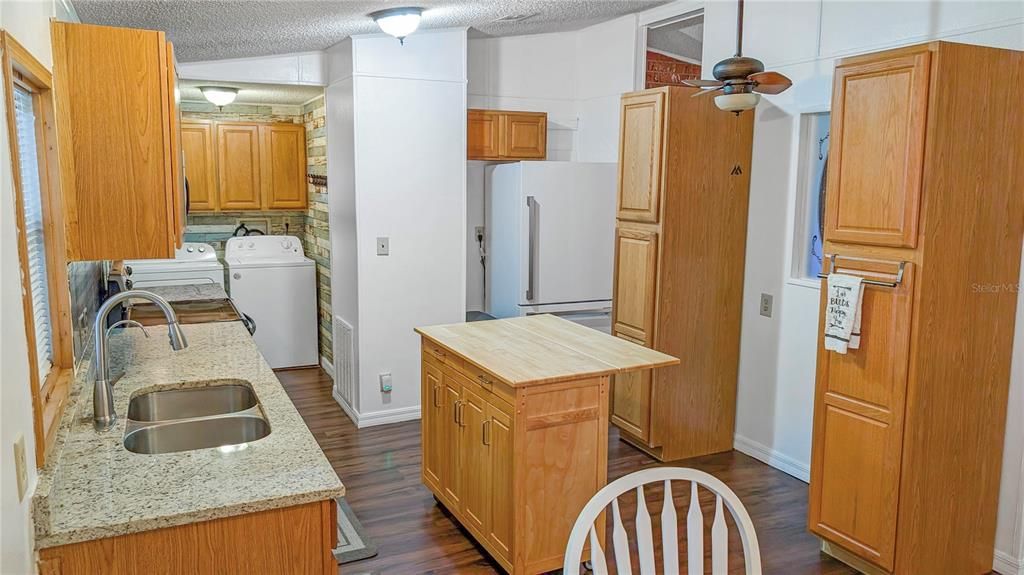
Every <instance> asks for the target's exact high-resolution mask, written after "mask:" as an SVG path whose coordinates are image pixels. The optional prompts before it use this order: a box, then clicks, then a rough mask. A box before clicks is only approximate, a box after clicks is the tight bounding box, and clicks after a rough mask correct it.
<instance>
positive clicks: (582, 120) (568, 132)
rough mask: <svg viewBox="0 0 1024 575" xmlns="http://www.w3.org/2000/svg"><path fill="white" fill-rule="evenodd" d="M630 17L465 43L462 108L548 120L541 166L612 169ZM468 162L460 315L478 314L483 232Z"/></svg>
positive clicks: (477, 183)
mask: <svg viewBox="0 0 1024 575" xmlns="http://www.w3.org/2000/svg"><path fill="white" fill-rule="evenodd" d="M636 22H637V19H636V16H633V15H630V16H623V17H621V18H617V19H615V20H610V21H608V22H602V23H600V24H595V25H594V26H590V27H588V28H584V29H582V30H578V31H572V32H560V33H552V34H534V35H529V36H509V37H501V38H474V39H472V40H470V41H469V57H468V60H469V88H468V91H469V107H470V108H491V109H499V110H524V111H530V112H547V114H548V142H547V144H548V148H547V152H548V156H547V159H548V160H555V161H580V162H618V159H619V158H618V141H619V97H620V96H621V94H622V93H623V92H628V91H630V90H632V89H633V65H634V64H633V62H634V60H635V58H636V54H635V51H634V46H635V45H636V38H635V36H636ZM487 163H488V162H469V166H468V185H467V192H466V193H467V206H468V211H467V221H466V226H467V229H466V237H467V238H468V240H469V242H470V244H469V250H468V253H467V255H466V265H467V268H466V269H467V274H466V281H467V285H466V297H467V308H468V309H471V310H480V309H483V303H484V301H483V300H484V290H483V275H484V274H483V268H482V267H481V266H480V258H479V256H478V254H477V248H476V241H475V238H474V236H473V230H474V228H475V227H476V226H482V225H484V207H485V206H484V198H483V196H484V187H483V185H484V180H483V168H484V166H485V165H486V164H487Z"/></svg>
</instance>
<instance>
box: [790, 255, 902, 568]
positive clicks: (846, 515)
mask: <svg viewBox="0 0 1024 575" xmlns="http://www.w3.org/2000/svg"><path fill="white" fill-rule="evenodd" d="M841 262H842V263H841V265H840V269H841V271H842V273H849V274H857V275H866V276H870V275H874V274H879V273H883V270H885V269H889V270H892V269H894V268H895V265H894V264H893V263H891V262H870V261H863V260H861V261H857V260H848V259H844V260H841ZM913 287H914V286H913V269H912V268H911V267H909V264H908V268H907V269H906V271H905V272H904V276H903V282H902V283H901V284H900V285H899V286H897V287H895V288H889V287H877V286H865V287H864V288H863V289H864V290H865V291H864V296H863V304H862V308H861V344H860V348H859V349H851V350H849V351H848V352H847V353H846V354H837V353H834V352H830V351H825V350H824V338H823V337H822V336H820V335H819V350H818V373H817V386H816V393H815V412H814V442H813V449H812V460H811V485H810V518H809V524H810V529H811V531H813V532H814V533H817V534H818V535H820V536H822V537H824V538H826V539H829V540H830V541H833V542H836V543H838V544H840V545H842V546H843V547H844V548H846V549H847V550H849V551H851V552H853V553H856V554H857V555H859V556H860V557H863V558H864V559H867V560H869V561H871V562H873V563H875V564H877V565H879V566H881V567H883V568H885V569H886V570H889V571H891V570H892V568H893V555H894V549H895V542H896V516H897V505H898V500H897V497H898V493H899V482H900V457H901V448H902V441H903V417H904V404H905V396H906V391H907V371H908V363H909V356H910V328H911V320H912V305H913ZM826 300H827V290H824V289H823V290H822V300H821V316H822V324H821V327H820V328H819V329H822V330H823V326H824V321H825V305H826Z"/></svg>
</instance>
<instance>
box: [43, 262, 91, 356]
mask: <svg viewBox="0 0 1024 575" xmlns="http://www.w3.org/2000/svg"><path fill="white" fill-rule="evenodd" d="M103 281H104V273H103V262H98V261H97V262H71V263H69V264H68V285H67V289H68V290H69V291H70V293H71V340H72V349H73V352H74V363H75V369H76V370H77V369H78V368H79V367H80V366H81V364H82V360H84V359H86V356H87V355H88V354H89V353H90V351H91V349H92V324H93V322H94V321H95V320H96V312H97V311H98V310H99V307H100V288H101V287H102V283H103ZM51 289H60V288H59V286H51Z"/></svg>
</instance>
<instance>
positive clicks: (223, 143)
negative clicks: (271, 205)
mask: <svg viewBox="0 0 1024 575" xmlns="http://www.w3.org/2000/svg"><path fill="white" fill-rule="evenodd" d="M217 173H218V176H219V177H218V181H219V183H220V208H221V209H222V210H258V209H260V192H261V190H260V141H259V126H258V125H257V124H229V123H218V124H217Z"/></svg>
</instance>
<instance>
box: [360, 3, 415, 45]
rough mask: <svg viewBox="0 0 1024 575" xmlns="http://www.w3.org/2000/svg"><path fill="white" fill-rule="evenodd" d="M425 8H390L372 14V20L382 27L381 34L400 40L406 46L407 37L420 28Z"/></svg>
mask: <svg viewBox="0 0 1024 575" xmlns="http://www.w3.org/2000/svg"><path fill="white" fill-rule="evenodd" d="M422 16H423V8H412V7H406V8H388V9H387V10H380V11H377V12H374V13H372V14H370V18H373V21H374V22H376V23H377V26H380V30H381V32H384V33H385V34H389V35H391V36H394V37H395V38H398V41H399V42H401V43H402V44H405V37H406V36H408V35H409V34H412V33H413V32H415V31H416V28H419V26H420V17H422Z"/></svg>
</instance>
